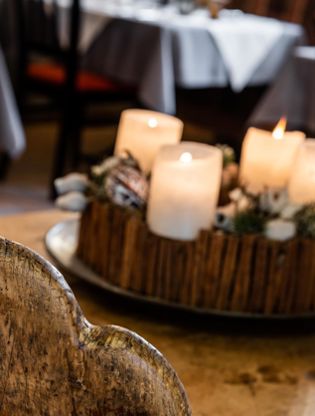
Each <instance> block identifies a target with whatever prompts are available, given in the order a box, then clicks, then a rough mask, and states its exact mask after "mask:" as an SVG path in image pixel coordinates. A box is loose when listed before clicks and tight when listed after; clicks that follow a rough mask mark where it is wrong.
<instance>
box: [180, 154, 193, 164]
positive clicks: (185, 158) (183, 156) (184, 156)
mask: <svg viewBox="0 0 315 416" xmlns="http://www.w3.org/2000/svg"><path fill="white" fill-rule="evenodd" d="M179 160H180V161H181V162H183V163H190V162H191V161H192V155H191V153H189V152H184V153H182V154H181V155H180V158H179Z"/></svg>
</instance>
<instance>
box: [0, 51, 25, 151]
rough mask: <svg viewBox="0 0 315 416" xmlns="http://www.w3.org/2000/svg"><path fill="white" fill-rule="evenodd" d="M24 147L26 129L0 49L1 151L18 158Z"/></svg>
mask: <svg viewBox="0 0 315 416" xmlns="http://www.w3.org/2000/svg"><path fill="white" fill-rule="evenodd" d="M24 148H25V136H24V131H23V127H22V123H21V119H20V116H19V114H18V109H17V106H16V102H15V99H14V96H13V92H12V88H11V83H10V79H9V76H8V73H7V68H6V65H5V62H4V58H3V55H2V51H1V49H0V151H2V152H5V153H7V154H8V155H9V156H10V157H12V158H16V157H18V156H20V154H21V153H22V152H23V150H24Z"/></svg>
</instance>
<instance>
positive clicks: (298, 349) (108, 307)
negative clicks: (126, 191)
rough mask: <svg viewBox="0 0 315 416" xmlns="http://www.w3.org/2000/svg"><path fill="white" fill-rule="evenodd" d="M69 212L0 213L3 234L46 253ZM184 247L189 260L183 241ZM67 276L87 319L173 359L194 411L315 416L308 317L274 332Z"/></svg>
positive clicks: (313, 335) (197, 415)
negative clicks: (156, 304) (126, 332)
mask: <svg viewBox="0 0 315 416" xmlns="http://www.w3.org/2000/svg"><path fill="white" fill-rule="evenodd" d="M67 218H73V214H71V215H70V214H67V213H62V212H58V211H56V210H54V211H45V212H44V211H42V212H34V213H28V214H22V215H13V216H9V217H2V218H1V217H0V234H1V235H4V236H6V237H7V238H10V239H13V240H18V241H20V242H22V243H23V244H25V245H27V246H30V247H32V248H33V249H35V250H36V251H38V252H39V253H41V254H42V255H44V256H47V252H46V250H45V247H44V244H43V236H44V234H45V232H46V231H47V230H48V229H49V228H50V227H51V226H53V225H54V224H56V223H57V222H59V221H64V220H66V219H67ZM182 250H183V251H182ZM180 251H182V255H183V259H185V258H186V255H187V253H186V252H185V247H184V246H183V247H182V248H181V250H180ZM66 279H67V281H68V283H69V284H70V286H71V289H72V290H73V292H74V293H75V296H76V298H77V299H78V301H79V303H80V305H81V307H82V310H83V312H84V314H85V316H86V317H87V318H88V319H89V321H91V322H93V323H95V324H98V325H102V326H103V325H107V324H108V323H115V324H117V325H120V326H124V327H127V328H130V329H132V330H133V331H136V332H138V333H140V334H141V335H142V336H144V337H145V338H146V339H148V340H149V341H150V342H151V343H153V344H154V345H155V346H156V347H157V348H158V349H159V350H160V351H161V352H162V353H163V355H165V356H166V357H167V359H168V360H169V361H170V363H171V364H172V366H173V367H174V368H175V370H176V371H177V373H178V374H179V376H180V378H181V380H182V381H183V384H184V386H185V389H186V391H187V393H188V396H189V400H190V403H191V407H192V413H193V415H194V416H211V415H215V416H310V415H313V414H315V405H314V401H313V400H310V398H312V395H314V386H315V382H314V374H315V348H314V345H315V325H314V327H313V330H312V329H311V325H307V327H308V331H306V329H305V328H306V325H305V323H304V321H302V322H301V321H294V320H293V321H292V322H290V323H289V324H288V325H285V322H282V321H281V322H279V324H278V325H276V323H275V322H273V325H272V327H271V328H270V330H269V329H268V328H269V325H271V322H267V323H266V325H262V322H260V321H256V320H253V321H252V322H248V323H247V324H246V326H245V325H243V324H242V325H241V328H240V322H239V321H238V320H234V319H232V320H229V321H225V320H223V321H221V320H216V319H215V318H211V317H208V318H207V319H201V317H196V318H195V319H193V317H190V318H189V319H188V317H187V315H180V317H179V316H178V314H177V315H175V316H174V314H173V313H170V312H169V311H164V309H163V308H161V309H159V310H158V311H156V313H155V312H154V311H151V308H143V307H142V305H141V304H136V303H131V304H130V303H129V302H127V301H126V300H125V299H124V298H123V297H122V298H117V297H114V296H113V295H112V294H108V293H106V291H102V290H100V289H99V288H94V287H93V286H91V285H88V284H87V283H85V282H83V281H81V280H80V279H76V278H74V277H73V276H71V275H69V274H67V275H66ZM241 322H242V321H241ZM260 326H262V327H263V328H264V329H262V332H260V331H258V328H260ZM275 326H276V328H278V330H275ZM245 328H247V329H245ZM284 328H287V329H284ZM288 328H289V329H288ZM302 329H304V330H302ZM249 381H250V382H249Z"/></svg>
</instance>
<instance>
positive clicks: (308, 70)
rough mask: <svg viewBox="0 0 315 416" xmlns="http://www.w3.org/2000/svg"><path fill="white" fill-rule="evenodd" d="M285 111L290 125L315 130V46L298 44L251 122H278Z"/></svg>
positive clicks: (313, 131)
mask: <svg viewBox="0 0 315 416" xmlns="http://www.w3.org/2000/svg"><path fill="white" fill-rule="evenodd" d="M283 115H285V116H286V117H287V118H288V122H289V126H290V128H301V129H305V130H308V131H310V132H312V133H313V134H315V47H299V48H296V50H295V52H294V54H293V55H292V57H291V59H290V60H289V62H288V64H287V65H286V67H285V68H284V70H283V71H282V72H281V74H280V75H279V76H278V78H277V79H276V81H275V83H274V85H273V86H272V88H270V90H269V91H268V92H267V94H266V95H265V97H263V99H262V100H261V102H260V103H259V105H258V106H257V108H256V109H255V111H254V113H253V114H252V116H251V118H250V124H252V125H264V124H268V125H271V124H276V122H277V121H278V120H279V118H280V117H281V116H283Z"/></svg>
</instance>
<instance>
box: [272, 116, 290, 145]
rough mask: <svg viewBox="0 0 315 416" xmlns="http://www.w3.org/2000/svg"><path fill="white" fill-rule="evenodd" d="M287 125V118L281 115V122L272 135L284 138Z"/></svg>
mask: <svg viewBox="0 0 315 416" xmlns="http://www.w3.org/2000/svg"><path fill="white" fill-rule="evenodd" d="M286 127H287V119H286V118H285V117H281V119H280V121H279V123H278V124H277V125H276V127H275V129H274V131H273V132H272V137H273V138H274V139H276V140H281V139H283V136H284V132H285V129H286Z"/></svg>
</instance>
